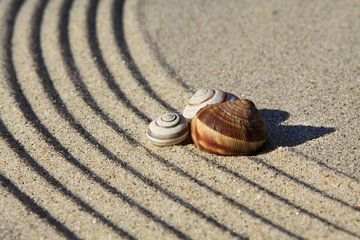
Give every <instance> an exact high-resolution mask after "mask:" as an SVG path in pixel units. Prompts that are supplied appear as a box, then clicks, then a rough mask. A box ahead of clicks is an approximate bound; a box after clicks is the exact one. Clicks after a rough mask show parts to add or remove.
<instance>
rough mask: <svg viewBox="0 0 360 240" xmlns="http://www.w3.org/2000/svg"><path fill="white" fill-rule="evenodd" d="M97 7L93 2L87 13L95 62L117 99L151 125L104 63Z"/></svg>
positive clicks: (90, 42) (89, 42)
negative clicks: (97, 32) (97, 25)
mask: <svg viewBox="0 0 360 240" xmlns="http://www.w3.org/2000/svg"><path fill="white" fill-rule="evenodd" d="M97 5H98V0H97V1H91V3H90V7H89V9H88V13H87V26H88V28H87V31H88V36H90V37H89V41H88V44H89V45H90V48H91V51H92V55H93V57H94V58H93V60H94V61H95V62H96V65H97V66H98V70H99V71H100V73H101V74H102V75H103V76H104V79H105V82H106V84H107V86H108V87H109V88H110V89H111V90H112V91H113V92H114V94H115V96H116V98H117V99H118V100H119V101H121V102H122V103H124V105H125V106H126V108H128V109H131V111H132V112H134V113H135V114H136V115H137V116H138V117H139V118H140V119H141V120H143V121H145V122H146V123H149V122H150V121H151V119H150V118H149V117H148V116H147V115H145V113H144V112H142V111H141V110H140V109H138V108H137V107H136V106H134V105H133V104H132V102H131V101H130V100H129V99H128V98H127V96H126V94H125V93H124V92H123V91H122V90H121V88H120V86H119V85H118V84H117V83H116V81H115V78H114V76H113V75H112V74H111V72H110V70H109V68H108V67H107V64H106V63H105V61H104V58H103V57H102V53H101V50H100V44H99V41H98V39H97V37H96V9H97ZM94 36H95V37H94Z"/></svg>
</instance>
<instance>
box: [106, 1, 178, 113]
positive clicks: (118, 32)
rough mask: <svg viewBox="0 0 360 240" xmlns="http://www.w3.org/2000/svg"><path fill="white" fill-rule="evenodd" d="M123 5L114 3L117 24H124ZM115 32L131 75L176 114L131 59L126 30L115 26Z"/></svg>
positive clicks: (150, 94) (156, 99) (153, 96)
mask: <svg viewBox="0 0 360 240" xmlns="http://www.w3.org/2000/svg"><path fill="white" fill-rule="evenodd" d="M123 5H124V0H116V1H114V6H113V11H118V12H119V14H113V15H112V16H113V17H114V21H113V22H114V23H116V22H118V23H119V22H122V12H123ZM113 28H114V30H115V31H114V32H115V34H116V35H117V37H116V38H115V39H116V42H117V44H118V46H119V49H120V50H121V52H120V55H121V57H122V58H123V59H124V60H125V62H126V63H127V64H128V68H129V70H130V71H131V74H132V75H133V76H134V78H135V80H136V81H137V82H138V83H139V84H140V86H141V87H142V88H143V89H144V90H145V91H146V92H147V94H149V96H151V97H152V98H153V99H154V100H155V101H157V102H158V103H159V104H161V105H162V106H164V107H165V108H166V109H167V110H169V111H171V112H176V109H175V108H173V107H172V106H171V105H170V104H169V103H167V102H166V101H164V100H163V99H162V98H161V97H160V96H159V95H158V94H157V93H156V92H155V91H154V90H153V89H152V87H151V86H150V84H149V82H148V81H146V79H145V78H144V76H143V75H142V73H141V71H140V69H139V68H138V66H137V65H136V63H135V62H134V60H133V58H132V57H131V54H130V51H129V47H128V45H127V42H126V40H125V38H124V37H123V36H124V29H123V25H122V24H114V25H113Z"/></svg>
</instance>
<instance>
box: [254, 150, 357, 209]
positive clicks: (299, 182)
mask: <svg viewBox="0 0 360 240" xmlns="http://www.w3.org/2000/svg"><path fill="white" fill-rule="evenodd" d="M249 158H250V159H251V160H252V161H254V162H256V163H257V164H259V165H262V166H265V167H266V168H268V169H270V170H271V171H273V172H276V173H278V174H281V175H282V176H284V177H286V178H288V179H289V180H291V181H293V182H295V183H297V184H299V185H300V186H303V187H305V188H308V189H310V190H311V191H313V192H315V193H318V194H320V195H321V196H323V197H325V198H327V199H330V200H332V201H334V202H337V203H339V204H340V205H342V206H346V207H348V208H350V209H352V210H354V211H356V212H360V209H358V208H357V207H355V206H352V205H351V204H349V203H347V202H345V201H343V200H341V199H339V198H337V197H334V196H331V195H329V194H328V193H326V192H324V191H322V190H320V189H318V188H316V187H314V186H311V185H310V184H309V183H306V182H304V181H302V180H300V179H298V178H297V177H295V176H292V175H290V174H288V173H286V172H285V171H283V170H281V169H278V168H276V167H275V166H273V165H270V164H269V163H267V162H266V161H264V160H263V159H261V158H259V157H254V156H250V157H249Z"/></svg>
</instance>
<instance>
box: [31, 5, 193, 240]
mask: <svg viewBox="0 0 360 240" xmlns="http://www.w3.org/2000/svg"><path fill="white" fill-rule="evenodd" d="M47 3H48V1H47V0H44V1H42V2H41V3H40V4H39V7H38V9H37V10H36V11H35V14H34V17H33V24H32V26H33V29H32V36H31V40H32V42H31V46H30V48H31V50H32V51H33V53H34V54H33V60H34V63H35V66H36V67H35V69H36V72H37V74H38V75H39V77H40V80H41V81H42V85H43V86H44V88H46V90H47V91H49V92H50V93H49V95H51V96H52V98H51V100H52V101H57V103H58V104H60V105H63V104H64V103H63V102H62V100H61V99H60V97H59V94H58V93H57V92H56V90H55V88H54V87H53V85H52V82H51V80H50V76H49V73H48V72H47V69H46V66H45V62H44V59H43V57H42V50H41V47H40V27H41V23H42V18H43V14H44V11H45V8H46V5H47ZM28 104H29V103H28ZM29 105H30V104H29ZM31 117H32V120H31V122H32V123H33V124H35V125H36V128H37V129H38V131H39V132H40V133H41V134H42V135H43V136H45V138H47V139H50V140H51V142H50V144H51V145H53V146H54V148H55V150H56V151H58V152H59V153H60V154H61V155H62V156H63V157H64V158H65V159H66V160H67V161H69V162H70V163H71V164H72V165H74V166H75V167H77V168H78V169H80V170H81V171H82V172H83V173H85V174H86V175H87V176H88V177H89V178H90V179H92V180H94V181H95V182H97V183H98V184H99V185H100V186H102V187H103V188H105V189H106V190H108V191H109V192H110V193H112V194H114V195H115V196H117V197H119V198H120V199H121V200H122V201H124V202H126V203H128V204H129V205H131V206H133V207H135V208H136V209H137V210H138V211H139V212H141V213H142V214H144V215H145V216H146V217H148V218H149V219H151V220H153V221H154V222H157V223H159V224H161V225H162V226H163V227H164V228H165V229H168V230H169V231H171V232H173V233H174V234H175V235H176V236H178V237H179V238H182V239H190V237H189V236H187V235H186V234H184V233H183V232H181V231H180V230H178V229H176V228H175V227H174V226H171V225H170V224H168V223H166V222H165V221H163V220H162V219H161V218H160V217H158V216H156V215H155V214H153V213H152V212H151V211H149V210H147V209H146V208H144V207H143V206H141V205H140V204H139V203H137V202H136V201H135V200H133V199H132V198H130V197H128V196H127V195H126V194H125V193H123V192H121V191H119V190H117V189H116V188H115V187H113V186H111V185H110V183H108V182H107V181H106V180H104V179H102V178H101V177H100V176H99V175H97V174H96V173H95V172H93V171H92V170H90V169H89V168H87V167H86V166H85V165H83V164H81V163H80V161H78V160H77V159H76V158H75V157H74V156H72V154H71V153H70V152H69V151H68V150H67V149H66V148H65V147H64V146H63V145H61V143H60V142H59V141H58V140H57V139H56V138H55V137H54V136H53V135H51V134H50V133H49V132H48V130H47V129H46V128H45V127H44V126H43V125H42V124H41V125H40V124H38V123H36V122H37V121H38V122H40V120H39V119H38V118H37V116H36V115H35V113H34V114H33V115H32V116H31ZM34 120H35V122H34ZM36 120H37V121H36Z"/></svg>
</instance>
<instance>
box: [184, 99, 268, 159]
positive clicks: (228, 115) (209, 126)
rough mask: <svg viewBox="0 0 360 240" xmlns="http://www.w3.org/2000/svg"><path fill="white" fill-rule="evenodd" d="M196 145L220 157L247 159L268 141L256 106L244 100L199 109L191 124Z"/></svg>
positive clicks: (265, 129) (264, 125)
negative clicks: (238, 156) (231, 156)
mask: <svg viewBox="0 0 360 240" xmlns="http://www.w3.org/2000/svg"><path fill="white" fill-rule="evenodd" d="M191 137H192V139H193V142H194V143H195V145H196V146H197V147H198V148H200V149H202V150H205V151H207V152H210V153H216V154H220V155H249V154H252V153H254V152H256V150H258V149H259V148H261V147H262V146H263V145H264V144H265V142H266V139H267V128H266V124H265V122H264V120H263V119H262V118H261V116H260V114H259V112H258V110H257V109H256V107H255V104H254V103H253V102H252V101H250V100H247V99H241V100H235V101H227V102H224V103H220V104H215V105H210V106H207V107H205V108H203V109H201V110H200V111H199V112H198V113H197V114H196V116H195V117H194V118H193V119H192V122H191Z"/></svg>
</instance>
